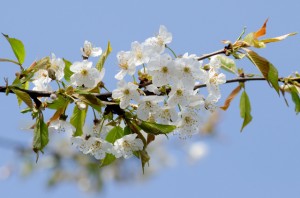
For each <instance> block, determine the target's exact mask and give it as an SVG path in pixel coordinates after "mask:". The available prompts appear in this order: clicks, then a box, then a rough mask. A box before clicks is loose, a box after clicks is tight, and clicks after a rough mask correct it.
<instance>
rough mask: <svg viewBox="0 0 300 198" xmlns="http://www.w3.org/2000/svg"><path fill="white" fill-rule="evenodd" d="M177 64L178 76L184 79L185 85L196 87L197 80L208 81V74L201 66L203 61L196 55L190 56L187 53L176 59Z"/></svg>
mask: <svg viewBox="0 0 300 198" xmlns="http://www.w3.org/2000/svg"><path fill="white" fill-rule="evenodd" d="M176 64H177V66H176V69H177V71H178V72H177V76H178V78H179V79H181V80H182V82H183V84H184V86H186V87H189V88H194V86H195V81H196V80H200V81H202V82H206V81H207V79H208V74H207V72H206V71H205V70H203V69H201V68H200V67H201V65H202V61H198V60H197V59H196V58H195V55H190V56H188V54H187V53H185V54H184V55H183V57H181V58H177V59H176Z"/></svg>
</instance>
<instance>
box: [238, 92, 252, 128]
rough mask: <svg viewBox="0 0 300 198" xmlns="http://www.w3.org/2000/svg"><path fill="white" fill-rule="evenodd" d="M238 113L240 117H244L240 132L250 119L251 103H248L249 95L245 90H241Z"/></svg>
mask: <svg viewBox="0 0 300 198" xmlns="http://www.w3.org/2000/svg"><path fill="white" fill-rule="evenodd" d="M240 114H241V117H242V118H243V119H244V122H243V125H242V128H241V132H242V130H243V129H244V127H245V126H246V125H247V124H249V123H250V122H251V120H252V116H251V104H250V100H249V97H248V95H247V93H246V91H243V93H242V95H241V100H240Z"/></svg>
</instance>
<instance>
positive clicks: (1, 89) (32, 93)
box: [0, 77, 300, 100]
mask: <svg viewBox="0 0 300 198" xmlns="http://www.w3.org/2000/svg"><path fill="white" fill-rule="evenodd" d="M285 79H286V78H279V79H278V81H279V82H284V81H285ZM287 79H288V80H289V81H291V82H293V81H294V82H298V83H300V78H287ZM246 81H266V79H265V78H264V77H255V78H253V77H240V78H234V79H230V80H227V81H226V82H225V84H229V83H235V82H246ZM139 87H144V85H143V84H141V85H140V86H139ZM203 87H206V84H200V85H196V86H195V87H194V89H199V88H203ZM17 89H19V90H21V91H24V92H26V93H28V94H29V95H30V96H31V97H50V95H51V94H53V93H55V92H45V91H33V90H27V89H21V88H17ZM0 92H3V93H5V92H6V86H0ZM9 93H14V92H12V91H11V90H10V91H9ZM94 95H95V96H96V97H97V98H99V99H102V100H107V99H108V98H111V97H112V93H111V92H106V93H101V94H94Z"/></svg>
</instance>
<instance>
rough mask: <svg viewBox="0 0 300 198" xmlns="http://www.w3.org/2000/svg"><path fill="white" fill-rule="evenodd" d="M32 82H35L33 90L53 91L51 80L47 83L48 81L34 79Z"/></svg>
mask: <svg viewBox="0 0 300 198" xmlns="http://www.w3.org/2000/svg"><path fill="white" fill-rule="evenodd" d="M32 83H33V84H34V87H33V89H32V90H34V91H52V88H51V86H50V85H49V82H48V83H46V81H44V82H43V81H42V79H41V80H34V81H32Z"/></svg>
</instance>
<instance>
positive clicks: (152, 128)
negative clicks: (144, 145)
mask: <svg viewBox="0 0 300 198" xmlns="http://www.w3.org/2000/svg"><path fill="white" fill-rule="evenodd" d="M137 124H138V126H139V127H140V128H141V129H143V130H144V131H145V132H146V133H151V134H154V135H159V134H168V133H170V132H172V131H174V130H175V129H176V126H174V125H166V124H157V123H153V122H146V121H142V120H140V121H139V122H137Z"/></svg>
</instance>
